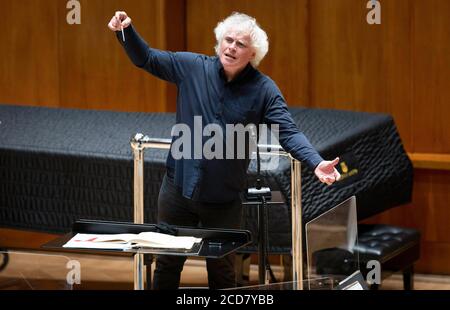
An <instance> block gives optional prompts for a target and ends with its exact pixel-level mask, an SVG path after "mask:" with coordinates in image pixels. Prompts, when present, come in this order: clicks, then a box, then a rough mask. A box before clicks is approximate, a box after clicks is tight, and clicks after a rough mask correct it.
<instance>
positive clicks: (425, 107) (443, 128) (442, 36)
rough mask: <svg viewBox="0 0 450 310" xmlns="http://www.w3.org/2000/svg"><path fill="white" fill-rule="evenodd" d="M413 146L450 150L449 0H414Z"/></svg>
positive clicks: (431, 150)
mask: <svg viewBox="0 0 450 310" xmlns="http://www.w3.org/2000/svg"><path fill="white" fill-rule="evenodd" d="M413 12H414V14H413V16H412V31H413V34H414V41H413V45H412V51H413V76H414V80H413V81H414V87H413V96H414V97H413V105H412V107H405V108H410V109H411V108H412V110H413V120H412V122H413V124H414V128H413V132H414V136H415V139H414V145H413V148H412V150H413V151H414V152H419V153H446V154H450V126H449V125H448V120H449V116H450V87H449V85H450V1H447V0H432V1H420V0H415V1H414V11H413Z"/></svg>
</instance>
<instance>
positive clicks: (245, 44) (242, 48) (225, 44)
mask: <svg viewBox="0 0 450 310" xmlns="http://www.w3.org/2000/svg"><path fill="white" fill-rule="evenodd" d="M250 42H251V41H250V36H249V35H248V34H247V35H244V34H241V33H238V32H236V31H234V30H230V31H229V32H227V33H226V34H225V36H224V37H223V39H222V42H221V43H220V49H219V51H220V53H219V56H220V62H221V63H222V65H223V68H224V69H225V72H239V71H240V70H242V69H244V68H245V66H246V65H247V64H248V63H249V62H250V61H251V60H253V58H255V51H254V49H253V47H252V46H251V45H250Z"/></svg>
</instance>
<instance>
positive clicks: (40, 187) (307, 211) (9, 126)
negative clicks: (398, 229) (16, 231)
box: [0, 105, 412, 253]
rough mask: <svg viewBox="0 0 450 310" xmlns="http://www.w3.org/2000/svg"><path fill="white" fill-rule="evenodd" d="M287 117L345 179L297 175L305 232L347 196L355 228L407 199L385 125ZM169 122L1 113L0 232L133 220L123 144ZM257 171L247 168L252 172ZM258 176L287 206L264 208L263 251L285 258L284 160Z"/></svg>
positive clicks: (5, 109) (160, 133)
mask: <svg viewBox="0 0 450 310" xmlns="http://www.w3.org/2000/svg"><path fill="white" fill-rule="evenodd" d="M291 113H292V116H293V118H294V120H295V121H296V123H297V124H298V126H299V128H300V129H301V130H302V131H303V132H304V133H305V135H306V136H307V137H308V138H309V140H310V141H311V143H312V144H313V145H314V146H315V147H316V148H317V150H318V151H319V152H320V153H321V155H322V156H323V157H324V158H326V159H332V158H334V157H335V156H340V157H341V158H342V160H343V161H344V162H345V163H346V166H345V167H343V168H344V170H345V171H347V172H348V173H347V174H346V175H345V176H347V177H345V178H344V180H343V181H341V182H338V183H337V184H335V185H332V186H326V185H323V184H321V183H320V182H319V181H317V180H316V179H315V177H314V175H313V172H312V171H310V170H309V169H308V168H307V167H306V166H304V167H303V173H302V185H303V187H302V203H303V222H304V223H306V222H307V221H309V220H311V219H313V218H314V217H316V216H318V215H320V214H321V213H323V212H325V211H327V210H328V209H330V208H332V207H333V206H335V205H337V204H338V203H340V202H342V201H343V200H345V199H347V198H348V197H350V196H352V195H356V197H357V205H358V218H359V219H363V218H367V217H369V216H371V215H374V214H377V213H379V212H382V211H384V210H386V209H389V208H391V207H394V206H398V205H401V204H404V203H407V202H409V201H410V200H411V191H412V165H411V162H410V161H409V159H408V157H407V155H406V154H405V151H404V149H403V146H402V143H401V140H400V138H399V135H398V132H397V129H396V127H395V124H394V121H393V119H392V118H391V117H390V116H388V115H384V114H369V113H360V112H350V111H339V110H323V109H302V108H295V109H294V108H293V109H291ZM174 122H175V115H174V114H173V113H125V112H110V111H93V110H75V109H53V108H43V107H26V106H11V105H0V226H2V227H11V228H21V229H29V230H36V231H44V232H60V233H62V232H67V231H70V229H71V226H72V223H73V222H74V221H75V220H77V219H80V218H84V219H102V220H114V221H132V219H133V188H132V186H133V158H132V153H131V148H130V144H129V141H130V138H131V137H132V136H134V134H135V133H137V132H141V133H144V134H147V135H149V136H151V137H155V138H170V130H171V127H172V125H173V124H174ZM166 154H167V151H160V150H148V151H146V156H145V163H146V164H145V170H144V175H145V192H144V199H145V221H146V222H147V223H155V222H156V205H157V204H156V201H157V198H158V192H159V187H160V184H161V180H162V176H163V175H164V163H165V158H166ZM254 167H255V164H254V163H252V164H251V167H250V170H251V171H250V172H252V171H254ZM340 169H342V167H341V168H340ZM355 171H357V172H355ZM250 174H251V173H250ZM265 175H266V183H267V184H269V185H270V186H271V187H272V189H274V190H280V191H281V192H282V194H283V196H284V197H285V199H286V201H287V204H284V205H279V206H273V207H271V208H270V209H269V251H270V252H272V253H284V252H289V249H290V243H291V217H290V208H289V205H290V166H289V162H288V160H286V159H285V160H282V161H281V162H280V166H279V168H278V169H277V170H276V171H272V172H270V173H266V174H265ZM249 186H252V180H251V179H250V181H249ZM256 214H257V211H256V207H247V208H245V213H244V220H245V223H244V228H245V229H249V230H251V231H252V232H253V233H254V234H255V233H256V231H257V226H256V225H257V216H256ZM254 236H256V235H254ZM255 240H256V237H255ZM248 250H250V251H252V250H255V247H249V248H248Z"/></svg>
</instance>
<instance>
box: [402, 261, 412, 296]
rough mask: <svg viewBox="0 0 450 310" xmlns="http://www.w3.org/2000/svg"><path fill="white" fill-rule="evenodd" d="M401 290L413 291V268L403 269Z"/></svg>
mask: <svg viewBox="0 0 450 310" xmlns="http://www.w3.org/2000/svg"><path fill="white" fill-rule="evenodd" d="M403 289H404V290H413V289H414V266H413V265H411V266H408V267H406V268H405V269H403Z"/></svg>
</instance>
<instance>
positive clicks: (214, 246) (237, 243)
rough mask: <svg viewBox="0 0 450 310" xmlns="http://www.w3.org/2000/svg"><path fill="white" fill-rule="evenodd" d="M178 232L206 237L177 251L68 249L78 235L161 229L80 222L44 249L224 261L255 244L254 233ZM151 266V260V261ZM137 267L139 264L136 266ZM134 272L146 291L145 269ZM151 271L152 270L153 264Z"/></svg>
mask: <svg viewBox="0 0 450 310" xmlns="http://www.w3.org/2000/svg"><path fill="white" fill-rule="evenodd" d="M172 228H174V230H176V231H177V236H193V237H196V238H202V242H201V243H200V245H199V246H198V247H195V249H194V250H186V251H180V250H177V249H157V248H133V249H126V250H111V249H83V248H64V247H63V245H64V244H65V243H66V242H67V241H69V240H70V239H71V238H72V237H73V236H75V235H76V234H77V233H83V234H123V233H132V234H138V233H140V232H144V231H154V232H156V231H157V229H158V227H157V225H155V224H135V223H128V222H112V221H96V220H78V221H76V222H75V223H74V224H73V227H72V231H71V232H70V233H68V234H65V235H64V236H62V237H59V238H57V239H54V240H52V241H50V242H48V243H46V244H44V245H43V246H42V247H43V248H46V249H52V250H59V251H64V252H76V253H90V254H92V253H94V254H95V253H97V254H105V253H111V254H130V255H133V257H134V259H135V261H136V256H141V258H142V256H143V255H149V256H150V257H152V255H154V254H163V255H177V256H195V257H207V258H221V257H224V256H226V255H228V254H230V253H232V252H234V251H236V250H238V249H240V248H241V247H244V246H246V245H248V244H250V243H251V233H250V232H249V231H246V230H235V229H216V228H204V229H201V228H192V227H180V226H172ZM150 263H151V259H150ZM134 267H136V264H135V265H134ZM141 267H142V269H138V270H136V269H134V275H135V276H134V288H135V289H139V290H142V289H144V268H143V265H142V266H141ZM147 268H151V267H150V264H149V265H147ZM147 274H148V277H147V288H150V287H151V281H150V279H151V277H150V274H151V271H150V269H148V270H147Z"/></svg>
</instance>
